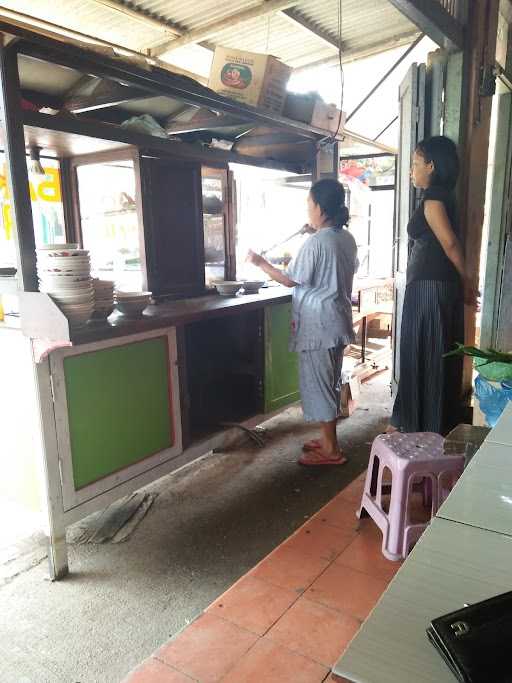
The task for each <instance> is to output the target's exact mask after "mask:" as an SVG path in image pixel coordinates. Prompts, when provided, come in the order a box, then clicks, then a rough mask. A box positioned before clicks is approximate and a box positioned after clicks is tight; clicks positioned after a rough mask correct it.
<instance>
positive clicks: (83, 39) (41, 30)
mask: <svg viewBox="0 0 512 683" xmlns="http://www.w3.org/2000/svg"><path fill="white" fill-rule="evenodd" d="M2 18H3V19H4V20H5V21H6V22H8V23H9V24H10V25H12V26H17V27H19V28H20V29H23V30H28V31H32V32H36V33H38V34H39V35H41V36H46V37H47V38H51V39H52V40H58V41H60V42H65V41H66V40H67V41H68V42H69V40H73V41H76V42H79V43H81V44H82V47H84V46H85V47H86V48H87V47H88V48H89V49H93V48H94V46H96V45H97V46H100V47H106V48H109V49H111V50H113V51H114V53H117V55H121V56H128V57H134V58H135V59H141V60H143V61H146V62H149V63H152V64H155V65H156V66H158V67H160V68H162V69H165V70H167V71H170V72H172V73H175V74H178V75H181V76H186V77H187V78H192V79H194V80H195V81H197V82H198V83H201V84H202V85H206V84H207V83H208V79H207V78H204V76H201V75H199V74H196V73H192V72H191V71H187V70H186V69H182V68H180V67H178V66H174V65H172V64H169V63H167V62H163V61H161V60H159V59H155V58H149V57H148V55H145V54H143V53H142V52H137V51H136V50H131V49H130V48H127V47H124V46H123V45H116V43H112V42H109V41H107V40H102V39H101V38H96V37H95V36H91V35H88V34H87V33H81V32H80V31H75V30H74V29H70V28H66V27H65V26H60V25H59V24H55V23H53V22H50V21H45V20H44V19H39V18H37V17H33V16H31V15H30V14H23V13H22V12H19V11H18V10H11V9H9V8H8V7H3V6H1V5H0V19H2Z"/></svg>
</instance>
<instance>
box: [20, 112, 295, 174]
mask: <svg viewBox="0 0 512 683" xmlns="http://www.w3.org/2000/svg"><path fill="white" fill-rule="evenodd" d="M24 124H25V140H26V144H27V146H37V147H40V148H41V149H42V150H43V153H44V154H48V155H53V156H55V157H72V156H81V155H84V154H92V153H97V152H106V151H112V150H119V149H127V148H128V147H138V148H142V149H145V150H147V151H148V152H154V153H161V154H167V155H172V156H173V157H175V158H182V159H184V160H191V161H200V162H204V163H209V164H213V165H215V164H223V165H224V164H226V163H229V162H231V163H238V164H246V165H247V164H248V165H251V166H262V167H265V168H273V169H278V170H286V171H290V172H292V173H296V172H298V171H299V170H300V169H299V168H298V166H296V165H295V164H292V163H289V162H288V163H286V162H283V161H275V160H272V159H266V158H259V157H252V156H248V155H242V154H237V153H236V152H223V151H221V150H215V149H207V148H205V147H202V146H200V145H198V144H190V143H186V142H176V141H173V140H172V139H165V138H158V137H156V136H152V135H145V134H143V133H135V132H133V131H129V130H125V129H123V128H121V127H120V126H116V125H114V124H109V123H103V122H101V121H92V120H90V121H88V120H85V119H78V118H74V117H71V116H69V117H67V116H59V115H55V116H52V115H50V114H40V113H37V112H25V113H24Z"/></svg>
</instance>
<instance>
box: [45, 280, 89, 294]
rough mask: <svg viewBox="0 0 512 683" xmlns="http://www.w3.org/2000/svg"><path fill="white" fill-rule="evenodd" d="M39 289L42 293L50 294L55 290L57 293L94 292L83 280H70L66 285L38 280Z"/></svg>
mask: <svg viewBox="0 0 512 683" xmlns="http://www.w3.org/2000/svg"><path fill="white" fill-rule="evenodd" d="M39 291H40V292H43V293H44V294H51V293H52V292H57V293H59V294H64V295H65V294H79V293H80V294H85V292H89V293H90V294H94V290H93V289H92V287H91V286H90V284H89V283H88V282H87V281H84V282H70V283H69V284H67V285H65V286H64V285H62V286H55V285H53V284H50V283H49V282H46V281H45V280H40V281H39Z"/></svg>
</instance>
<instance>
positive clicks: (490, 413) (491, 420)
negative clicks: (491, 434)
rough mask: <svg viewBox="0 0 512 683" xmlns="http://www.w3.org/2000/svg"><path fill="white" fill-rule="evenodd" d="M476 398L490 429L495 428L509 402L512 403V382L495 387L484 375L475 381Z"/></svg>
mask: <svg viewBox="0 0 512 683" xmlns="http://www.w3.org/2000/svg"><path fill="white" fill-rule="evenodd" d="M475 396H476V397H477V399H478V402H479V404H480V410H481V411H482V413H483V414H484V415H485V421H486V422H487V426H488V427H494V426H495V425H496V423H497V422H498V420H499V419H500V416H501V414H502V412H503V411H504V410H505V407H506V405H507V403H508V402H509V401H512V381H507V382H501V383H500V386H499V387H497V386H493V385H492V384H491V383H490V382H488V381H487V380H486V379H485V378H484V377H482V375H478V376H477V378H476V379H475Z"/></svg>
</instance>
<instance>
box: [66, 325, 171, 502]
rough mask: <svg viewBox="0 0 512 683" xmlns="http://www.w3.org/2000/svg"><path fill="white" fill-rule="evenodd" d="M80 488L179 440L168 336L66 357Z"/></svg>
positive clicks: (75, 469) (75, 467)
mask: <svg viewBox="0 0 512 683" xmlns="http://www.w3.org/2000/svg"><path fill="white" fill-rule="evenodd" d="M64 375H65V381H66V392H67V401H68V416H69V433H70V440H71V457H72V464H73V477H74V483H75V489H80V488H82V487H84V486H86V485H88V484H91V483H92V482H94V481H97V480H98V479H101V478H102V477H105V476H107V475H109V474H112V473H113V472H116V471H118V470H120V469H123V468H124V467H127V466H128V465H132V464H133V463H135V462H138V461H139V460H142V459H144V458H146V457H148V456H150V455H153V454H155V453H158V452H159V451H161V450H163V449H165V448H169V447H170V446H171V445H172V444H173V440H174V433H173V426H172V411H171V398H170V396H171V392H170V383H169V349H168V343H167V337H158V338H156V339H148V340H145V341H141V342H136V343H133V344H127V345H125V346H116V347H112V348H108V349H102V350H99V351H93V352H91V353H84V354H83V355H80V356H70V357H68V358H66V359H65V360H64Z"/></svg>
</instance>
